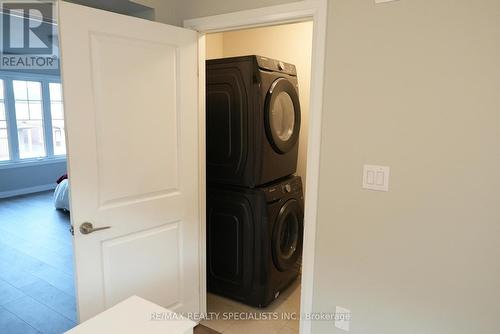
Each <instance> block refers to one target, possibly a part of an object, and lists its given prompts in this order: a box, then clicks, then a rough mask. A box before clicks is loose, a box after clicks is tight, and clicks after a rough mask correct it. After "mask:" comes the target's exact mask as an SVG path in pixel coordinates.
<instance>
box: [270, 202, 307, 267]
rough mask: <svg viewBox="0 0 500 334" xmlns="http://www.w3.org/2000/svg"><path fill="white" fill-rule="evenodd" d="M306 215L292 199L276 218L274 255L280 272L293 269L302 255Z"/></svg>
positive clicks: (273, 243)
mask: <svg viewBox="0 0 500 334" xmlns="http://www.w3.org/2000/svg"><path fill="white" fill-rule="evenodd" d="M303 234H304V213H303V211H302V208H301V206H300V205H299V202H298V201H297V200H295V199H290V200H288V201H286V202H285V204H283V206H282V207H281V209H280V211H279V213H278V217H277V218H276V221H275V224H274V228H273V237H272V253H273V261H274V265H275V266H276V268H278V270H280V271H286V270H289V269H291V268H293V267H294V266H295V265H296V263H297V261H298V259H299V257H300V256H301V254H302V239H303Z"/></svg>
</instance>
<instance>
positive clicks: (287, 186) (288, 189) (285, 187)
mask: <svg viewBox="0 0 500 334" xmlns="http://www.w3.org/2000/svg"><path fill="white" fill-rule="evenodd" d="M283 190H284V191H285V192H287V193H289V192H291V191H292V186H290V183H287V184H285V186H284V187H283Z"/></svg>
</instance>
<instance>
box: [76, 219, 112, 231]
mask: <svg viewBox="0 0 500 334" xmlns="http://www.w3.org/2000/svg"><path fill="white" fill-rule="evenodd" d="M108 228H111V226H103V227H95V228H94V226H93V225H92V223H89V222H85V223H83V224H82V225H80V232H81V233H82V234H89V233H92V232H95V231H100V230H106V229H108Z"/></svg>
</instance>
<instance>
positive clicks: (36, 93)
mask: <svg viewBox="0 0 500 334" xmlns="http://www.w3.org/2000/svg"><path fill="white" fill-rule="evenodd" d="M13 86H14V100H15V108H16V121H17V137H18V141H19V158H21V159H26V158H39V157H44V156H45V141H44V138H43V113H42V85H41V83H40V82H37V81H18V80H14V81H13Z"/></svg>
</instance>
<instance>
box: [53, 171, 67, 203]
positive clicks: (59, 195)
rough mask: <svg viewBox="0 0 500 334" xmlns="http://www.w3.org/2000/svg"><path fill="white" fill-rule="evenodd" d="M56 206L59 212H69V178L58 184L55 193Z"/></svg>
mask: <svg viewBox="0 0 500 334" xmlns="http://www.w3.org/2000/svg"><path fill="white" fill-rule="evenodd" d="M58 181H59V180H58ZM54 206H55V207H56V209H58V210H66V211H69V183H68V178H67V177H66V178H64V179H62V180H60V182H58V184H57V187H56V190H55V191H54Z"/></svg>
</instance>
